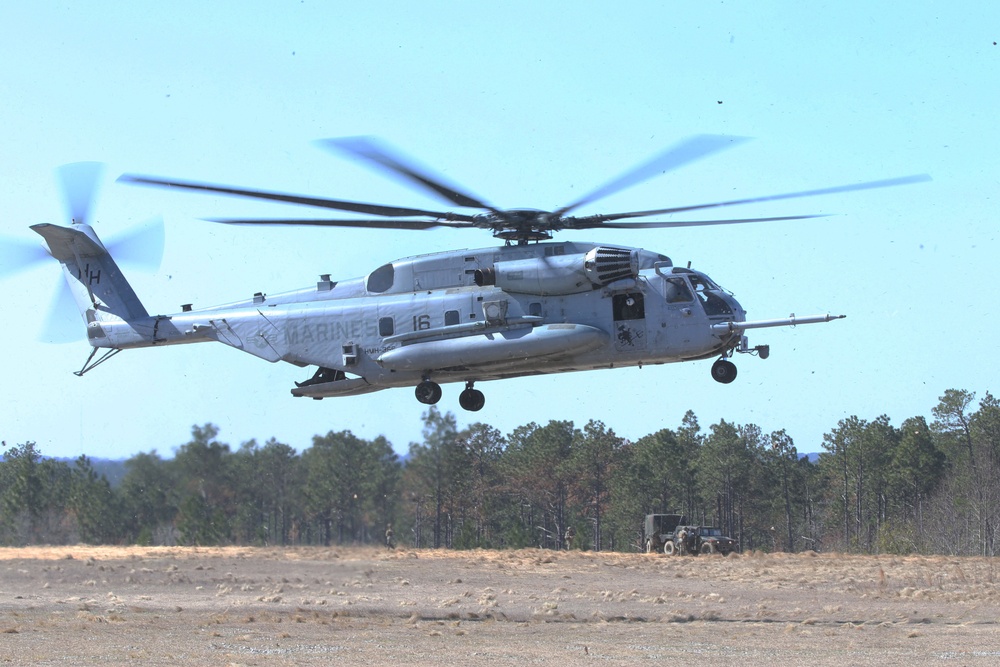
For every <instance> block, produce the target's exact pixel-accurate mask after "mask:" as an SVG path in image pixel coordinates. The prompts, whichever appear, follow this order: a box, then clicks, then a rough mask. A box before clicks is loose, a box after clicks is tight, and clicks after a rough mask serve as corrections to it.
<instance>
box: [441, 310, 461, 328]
mask: <svg viewBox="0 0 1000 667" xmlns="http://www.w3.org/2000/svg"><path fill="white" fill-rule="evenodd" d="M460 320H461V318H460V317H459V315H458V311H457V310H446V311H444V325H445V326H446V327H450V326H452V325H453V324H458V323H459V321H460Z"/></svg>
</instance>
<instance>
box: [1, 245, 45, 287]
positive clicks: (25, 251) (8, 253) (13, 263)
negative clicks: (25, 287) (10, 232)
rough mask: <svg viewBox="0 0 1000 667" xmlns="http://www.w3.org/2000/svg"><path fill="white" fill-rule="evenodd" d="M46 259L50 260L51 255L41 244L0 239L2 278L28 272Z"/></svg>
mask: <svg viewBox="0 0 1000 667" xmlns="http://www.w3.org/2000/svg"><path fill="white" fill-rule="evenodd" d="M46 259H49V253H48V252H47V251H46V250H45V248H43V247H42V246H41V244H38V243H28V242H27V241H22V240H20V239H15V238H10V237H6V236H4V237H0V278H7V277H8V276H12V275H14V274H15V273H20V272H21V271H27V270H28V269H30V268H32V267H33V266H34V265H35V264H38V263H40V262H43V261H45V260H46Z"/></svg>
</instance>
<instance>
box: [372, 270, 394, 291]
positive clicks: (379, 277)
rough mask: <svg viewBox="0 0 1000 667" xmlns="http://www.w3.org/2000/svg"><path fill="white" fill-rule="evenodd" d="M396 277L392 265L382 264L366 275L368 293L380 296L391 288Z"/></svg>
mask: <svg viewBox="0 0 1000 667" xmlns="http://www.w3.org/2000/svg"><path fill="white" fill-rule="evenodd" d="M395 277H396V269H395V268H394V267H393V266H392V264H383V265H382V266H380V267H378V268H377V269H375V270H374V271H372V272H371V273H369V274H368V291H369V292H373V293H375V294H380V293H382V292H385V291H387V290H388V289H389V288H390V287H392V281H393V280H394V279H395Z"/></svg>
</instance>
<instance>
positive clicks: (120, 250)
mask: <svg viewBox="0 0 1000 667" xmlns="http://www.w3.org/2000/svg"><path fill="white" fill-rule="evenodd" d="M164 239H165V233H164V230H163V218H161V217H156V218H153V219H151V220H147V221H146V222H144V223H142V224H139V225H136V226H135V227H133V228H132V229H130V230H128V231H126V232H123V233H122V234H119V235H118V236H117V237H115V238H114V239H111V240H110V241H109V242H108V243H106V244H105V247H107V249H108V252H110V253H111V256H112V257H114V258H115V259H116V260H121V261H122V262H125V263H128V264H131V265H132V266H135V267H137V268H141V269H145V270H147V271H156V270H157V269H158V268H160V261H161V260H162V259H163V245H164Z"/></svg>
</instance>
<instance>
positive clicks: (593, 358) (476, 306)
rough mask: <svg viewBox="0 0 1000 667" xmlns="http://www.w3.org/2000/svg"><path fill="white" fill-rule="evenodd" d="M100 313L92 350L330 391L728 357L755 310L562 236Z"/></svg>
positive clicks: (688, 272)
mask: <svg viewBox="0 0 1000 667" xmlns="http://www.w3.org/2000/svg"><path fill="white" fill-rule="evenodd" d="M90 319H91V321H90V323H89V325H88V326H89V328H88V331H89V336H88V339H89V341H90V343H91V345H93V346H95V347H113V348H122V349H124V348H132V347H148V346H153V345H164V344H177V343H193V342H201V341H217V342H220V343H224V344H227V345H230V346H232V347H235V348H238V349H240V350H243V351H244V352H247V353H249V354H253V355H255V356H258V357H261V358H263V359H266V360H268V361H272V362H274V361H286V362H289V363H292V364H296V365H299V366H317V367H318V368H319V369H320V371H319V372H317V374H316V376H315V377H314V378H313V380H311V381H307V382H304V383H302V385H301V386H299V387H297V388H295V389H293V390H292V391H293V393H294V394H296V395H300V396H311V397H314V398H322V397H324V396H337V395H351V394H356V393H366V392H369V391H374V390H377V389H383V388H387V387H400V386H414V385H416V384H418V383H421V382H423V381H428V380H431V381H433V382H436V383H447V382H459V381H464V382H466V383H472V382H476V381H484V380H494V379H500V378H506V377H513V376H521V375H533V374H542V373H558V372H566V371H579V370H591V369H599V368H615V367H624V366H637V365H644V364H662V363H669V362H678V361H687V360H694V359H702V358H708V357H714V356H726V355H727V354H728V353H729V352H730V351H732V350H733V349H734V348H736V347H737V346H738V345H739V344H740V342H741V338H742V330H741V329H740V328H739V323H742V322H744V321H745V312H744V310H743V308H742V307H741V306H740V305H739V303H737V301H736V299H735V298H733V296H732V295H731V294H729V293H727V292H725V291H724V290H722V289H721V288H720V287H719V286H717V285H716V284H715V283H714V282H713V281H712V280H710V279H709V278H708V276H706V275H705V274H703V273H700V272H698V271H694V270H692V269H688V268H680V267H675V266H673V264H672V263H671V261H670V259H669V258H668V257H666V256H664V255H661V254H657V253H653V252H649V251H646V250H641V249H634V248H624V247H618V246H608V245H597V244H587V243H573V242H563V243H538V244H530V245H510V246H502V247H497V248H485V249H479V250H463V251H450V252H444V253H435V254H429V255H422V256H418V257H410V258H405V259H400V260H397V261H394V262H391V263H388V264H385V265H383V266H381V267H379V268H377V269H375V270H374V271H372V272H371V273H369V274H368V275H367V276H365V277H363V278H355V279H351V280H344V281H337V282H334V281H332V280H330V279H329V277H328V276H322V278H321V280H320V281H319V282H317V283H316V285H315V287H311V288H308V289H303V290H298V291H294V292H288V293H284V294H277V295H273V296H267V295H264V294H257V295H255V296H254V297H253V298H251V299H247V300H245V301H240V302H235V303H230V304H226V305H223V306H217V307H213V308H206V309H198V310H193V309H188V308H187V307H185V309H184V310H183V311H182V312H180V313H175V314H172V315H161V316H150V317H149V318H148V319H147V320H145V321H133V322H122V321H120V320H119V321H115V320H114V319H106V318H94V317H92V318H90ZM720 323H721V324H723V325H727V326H723V327H716V328H713V325H716V324H720ZM470 386H471V385H470Z"/></svg>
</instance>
